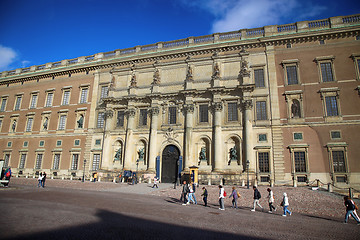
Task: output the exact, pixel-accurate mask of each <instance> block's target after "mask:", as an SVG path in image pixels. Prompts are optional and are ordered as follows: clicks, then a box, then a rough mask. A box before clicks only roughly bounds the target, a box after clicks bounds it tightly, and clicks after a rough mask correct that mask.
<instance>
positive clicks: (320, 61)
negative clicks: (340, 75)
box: [314, 55, 336, 83]
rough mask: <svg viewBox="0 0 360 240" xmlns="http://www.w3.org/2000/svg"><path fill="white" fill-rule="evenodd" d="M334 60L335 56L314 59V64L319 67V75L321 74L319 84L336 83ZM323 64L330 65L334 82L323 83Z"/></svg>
mask: <svg viewBox="0 0 360 240" xmlns="http://www.w3.org/2000/svg"><path fill="white" fill-rule="evenodd" d="M334 59H335V56H333V55H330V56H322V57H316V58H315V59H314V62H315V63H316V65H317V67H318V74H319V82H320V83H327V82H336V74H335V67H334ZM323 63H330V66H331V71H332V79H333V80H332V81H325V82H324V81H323V73H322V71H321V64H323Z"/></svg>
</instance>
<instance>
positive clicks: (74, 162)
mask: <svg viewBox="0 0 360 240" xmlns="http://www.w3.org/2000/svg"><path fill="white" fill-rule="evenodd" d="M78 163H79V154H73V155H72V160H71V170H77V169H78Z"/></svg>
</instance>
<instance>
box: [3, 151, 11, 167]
mask: <svg viewBox="0 0 360 240" xmlns="http://www.w3.org/2000/svg"><path fill="white" fill-rule="evenodd" d="M9 162H10V153H6V154H5V157H4V167H8V166H9Z"/></svg>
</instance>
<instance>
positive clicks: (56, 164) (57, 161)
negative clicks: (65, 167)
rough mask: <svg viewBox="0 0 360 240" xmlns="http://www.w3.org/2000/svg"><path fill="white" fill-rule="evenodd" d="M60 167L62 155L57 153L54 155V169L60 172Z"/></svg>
mask: <svg viewBox="0 0 360 240" xmlns="http://www.w3.org/2000/svg"><path fill="white" fill-rule="evenodd" d="M59 166H60V154H59V153H55V154H54V162H53V169H54V170H58V169H59Z"/></svg>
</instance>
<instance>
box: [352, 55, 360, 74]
mask: <svg viewBox="0 0 360 240" xmlns="http://www.w3.org/2000/svg"><path fill="white" fill-rule="evenodd" d="M351 58H352V59H353V61H354V65H355V72H356V79H357V80H360V53H356V54H352V55H351Z"/></svg>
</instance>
